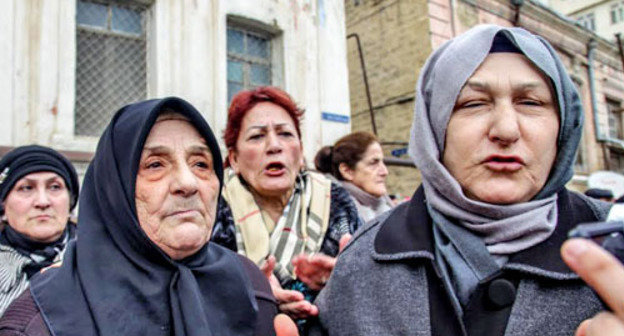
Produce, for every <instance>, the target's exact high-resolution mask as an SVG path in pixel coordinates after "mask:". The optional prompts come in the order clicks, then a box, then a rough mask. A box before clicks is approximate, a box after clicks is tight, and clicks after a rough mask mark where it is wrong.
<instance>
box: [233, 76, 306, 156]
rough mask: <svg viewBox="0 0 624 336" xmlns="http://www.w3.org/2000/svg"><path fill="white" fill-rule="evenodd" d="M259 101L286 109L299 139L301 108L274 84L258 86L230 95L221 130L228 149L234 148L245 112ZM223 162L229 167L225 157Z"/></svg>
mask: <svg viewBox="0 0 624 336" xmlns="http://www.w3.org/2000/svg"><path fill="white" fill-rule="evenodd" d="M261 102H270V103H273V104H275V105H278V106H280V107H282V108H283V109H284V110H286V112H287V113H288V115H289V116H290V117H291V118H292V120H293V124H294V125H295V129H296V130H297V135H298V136H299V138H300V139H301V130H300V129H299V120H300V119H301V116H302V115H303V110H302V109H300V108H299V107H297V104H296V103H295V102H294V101H293V100H292V98H291V97H290V95H288V93H286V92H285V91H284V90H282V89H280V88H277V87H274V86H260V87H257V88H255V89H253V90H244V91H241V92H239V93H237V94H236V95H234V97H232V102H231V103H230V108H229V109H228V118H227V124H226V126H225V131H223V140H224V142H225V146H226V147H227V149H228V150H231V149H235V148H236V141H237V140H238V135H239V134H240V131H241V126H242V124H243V119H244V118H245V115H247V112H249V110H251V109H252V108H253V107H254V106H256V104H258V103H261ZM224 164H225V166H226V167H229V165H230V162H229V160H228V159H227V158H226V160H225V162H224Z"/></svg>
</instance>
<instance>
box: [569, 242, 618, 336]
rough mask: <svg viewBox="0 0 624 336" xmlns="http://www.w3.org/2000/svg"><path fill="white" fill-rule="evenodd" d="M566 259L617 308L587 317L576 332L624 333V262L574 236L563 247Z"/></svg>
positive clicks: (592, 335)
mask: <svg viewBox="0 0 624 336" xmlns="http://www.w3.org/2000/svg"><path fill="white" fill-rule="evenodd" d="M561 256H562V257H563V260H564V261H565V262H566V263H567V264H568V266H570V268H571V269H572V270H573V271H574V272H576V273H577V274H578V275H579V276H580V277H581V278H582V279H583V280H585V282H587V284H588V285H589V286H591V287H592V288H593V289H594V290H595V291H596V293H598V295H600V297H601V298H602V299H603V300H604V302H606V304H607V305H608V306H609V307H610V308H611V309H612V310H613V312H612V313H611V312H606V311H605V312H601V313H599V314H597V315H596V316H594V317H593V318H591V319H588V320H585V321H583V323H581V324H580V325H579V327H578V329H577V330H576V334H575V335H576V336H598V335H600V336H611V335H613V336H615V335H624V265H622V264H621V263H620V262H619V261H618V260H617V259H615V257H613V256H612V255H611V254H610V253H609V252H607V251H605V250H604V249H602V248H601V247H599V246H598V245H596V244H595V243H594V242H592V241H590V240H586V239H579V238H577V239H570V240H568V241H567V242H565V243H564V244H563V246H562V247H561Z"/></svg>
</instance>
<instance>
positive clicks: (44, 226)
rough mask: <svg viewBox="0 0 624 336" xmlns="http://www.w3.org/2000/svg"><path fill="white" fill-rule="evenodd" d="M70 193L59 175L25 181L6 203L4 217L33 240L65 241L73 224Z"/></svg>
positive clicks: (40, 174) (43, 174) (32, 176)
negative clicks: (63, 235) (70, 222)
mask: <svg viewBox="0 0 624 336" xmlns="http://www.w3.org/2000/svg"><path fill="white" fill-rule="evenodd" d="M69 203H70V197H69V190H68V189H67V187H66V186H65V180H63V178H62V177H60V176H59V175H58V174H56V173H52V172H37V173H31V174H28V175H26V176H24V177H22V178H21V179H20V180H19V181H17V183H15V185H14V186H13V189H11V191H10V192H9V194H8V195H7V197H6V199H5V200H4V217H5V220H6V221H7V222H8V223H9V225H10V226H11V227H12V228H13V229H14V230H15V231H17V232H19V233H21V234H23V235H24V236H26V237H28V238H30V239H31V240H34V241H38V242H42V243H51V242H53V241H55V240H57V239H59V238H60V237H61V235H62V234H63V231H64V230H65V227H66V226H67V221H68V220H69Z"/></svg>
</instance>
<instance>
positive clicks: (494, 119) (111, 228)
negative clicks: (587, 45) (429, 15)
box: [0, 25, 624, 336]
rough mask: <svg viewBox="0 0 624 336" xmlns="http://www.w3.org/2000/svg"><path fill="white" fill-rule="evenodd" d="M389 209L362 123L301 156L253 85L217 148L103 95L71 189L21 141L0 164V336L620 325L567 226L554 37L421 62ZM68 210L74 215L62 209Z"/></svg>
mask: <svg viewBox="0 0 624 336" xmlns="http://www.w3.org/2000/svg"><path fill="white" fill-rule="evenodd" d="M415 95H416V102H415V109H414V120H413V124H412V131H411V135H410V139H409V151H410V155H411V157H412V158H413V160H414V163H415V165H416V166H417V167H418V169H419V170H420V172H421V174H422V181H423V182H422V185H421V186H420V187H418V189H417V190H416V191H415V193H414V195H413V196H412V197H411V199H410V200H409V201H407V202H403V203H401V204H399V205H396V204H395V203H394V202H393V201H392V200H391V199H390V197H389V195H388V191H387V188H386V178H387V176H388V169H387V167H386V166H385V164H384V154H383V150H382V146H381V143H380V141H379V139H377V138H376V137H375V135H373V134H370V133H367V132H355V133H351V134H348V135H346V136H344V137H342V138H341V139H339V140H338V141H337V142H336V143H335V144H334V145H333V146H327V147H324V148H322V149H321V150H320V151H319V152H318V154H317V155H316V157H315V159H314V166H315V169H312V168H311V167H308V166H307V165H306V160H305V159H304V155H303V146H304V144H303V143H302V141H301V139H302V136H301V135H302V134H301V128H300V120H301V118H302V117H303V114H304V113H303V109H302V108H301V107H299V106H297V104H296V103H295V102H294V100H293V99H292V98H291V97H290V96H289V95H288V94H287V93H286V92H284V91H283V90H281V89H279V88H276V87H258V88H255V89H252V90H245V91H241V92H239V93H238V94H236V95H235V96H234V97H233V98H232V101H231V104H230V107H229V110H228V118H227V124H226V128H225V131H224V133H223V143H224V144H225V147H226V148H223V152H224V153H227V155H226V157H225V160H222V157H221V155H222V149H221V148H220V147H219V142H218V141H217V137H216V136H215V134H214V133H213V131H212V129H211V127H210V126H209V125H208V123H207V122H206V120H205V119H204V118H203V117H202V115H201V113H200V112H199V111H197V110H196V109H195V108H194V107H193V106H192V105H191V104H189V103H188V102H186V101H184V100H183V99H180V98H176V97H169V98H164V99H153V100H147V101H142V102H137V103H134V104H130V105H127V106H125V107H123V108H121V109H120V110H119V111H118V112H117V113H116V114H115V115H114V117H113V118H112V120H111V122H110V124H109V125H108V127H107V128H106V130H105V131H104V133H103V134H102V136H101V138H100V140H99V143H98V146H97V149H96V152H95V155H94V157H93V160H92V161H91V163H90V165H89V167H88V169H87V172H86V175H85V177H84V181H83V183H82V188H81V190H80V193H79V187H78V185H79V184H78V177H77V174H76V171H75V169H74V167H73V166H72V165H71V163H70V162H69V161H68V160H67V159H66V158H65V157H64V156H63V155H61V154H60V153H58V152H57V151H55V150H53V149H50V148H46V147H42V146H37V145H30V146H23V147H18V148H16V149H14V150H13V151H11V152H9V153H8V154H6V155H5V156H4V157H3V158H2V159H1V160H0V215H1V216H2V229H1V231H0V259H1V260H2V262H1V263H0V315H2V317H1V318H0V336H2V335H6V336H9V335H22V336H24V335H29V336H35V335H36V336H40V335H57V336H61V335H262V336H265V335H277V336H297V335H332V336H333V335H579V336H589V335H622V334H624V291H623V290H622V288H623V287H624V266H622V264H621V263H620V261H618V260H616V259H615V258H614V257H613V256H612V255H611V254H609V253H608V252H606V251H605V250H603V249H602V248H601V247H599V246H598V245H596V244H595V243H593V242H591V241H588V240H585V239H568V232H569V231H570V230H571V229H573V228H574V227H575V226H576V225H578V224H580V223H585V222H599V221H606V220H610V219H612V218H613V214H612V212H613V211H612V208H613V204H612V203H609V202H604V201H600V200H596V199H593V198H590V197H587V196H585V195H582V194H580V193H577V192H574V191H569V190H567V189H566V187H565V185H566V183H567V182H568V181H569V180H570V179H571V177H572V174H573V164H574V157H575V153H576V150H577V147H578V143H579V141H580V137H581V134H582V126H583V111H582V107H581V102H580V98H579V95H578V92H577V91H576V89H575V86H574V84H573V82H572V81H571V80H570V77H569V75H568V73H567V72H566V70H565V67H564V65H563V64H562V62H561V60H560V59H559V57H558V56H557V54H556V52H555V51H554V49H553V48H552V46H551V45H550V44H549V43H548V42H547V41H545V40H544V39H543V38H541V37H539V36H536V35H534V34H532V33H530V32H528V31H526V30H523V29H521V28H505V27H500V26H495V25H480V26H477V27H475V28H472V29H470V30H469V31H467V32H465V33H464V34H462V35H459V36H457V37H456V38H454V39H452V40H450V41H448V42H447V43H445V44H444V45H442V46H441V47H440V48H438V49H437V50H436V51H434V52H433V53H432V55H431V56H430V57H429V59H428V61H427V63H426V64H425V66H424V68H423V69H422V70H421V72H420V77H419V80H418V85H417V88H416V94H415ZM76 206H78V208H79V211H78V214H77V219H76V216H75V215H74V213H73V212H74V211H75V210H74V209H75V208H76Z"/></svg>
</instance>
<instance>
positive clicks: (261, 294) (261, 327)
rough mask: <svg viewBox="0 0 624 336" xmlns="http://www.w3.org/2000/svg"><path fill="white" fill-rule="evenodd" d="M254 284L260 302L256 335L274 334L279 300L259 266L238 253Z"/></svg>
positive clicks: (272, 335)
mask: <svg viewBox="0 0 624 336" xmlns="http://www.w3.org/2000/svg"><path fill="white" fill-rule="evenodd" d="M238 257H239V258H240V260H241V263H242V264H243V268H244V269H245V271H246V272H247V275H248V276H249V279H250V280H251V284H252V285H253V288H254V291H255V296H256V302H258V322H257V324H256V332H255V334H254V335H256V336H274V335H275V329H274V328H273V319H274V318H275V316H276V315H277V300H275V297H274V296H273V292H272V291H271V285H270V284H269V280H268V279H267V278H266V276H264V273H262V272H261V271H260V269H259V268H258V266H256V264H254V263H253V262H252V261H251V260H249V259H247V258H246V257H244V256H242V255H238Z"/></svg>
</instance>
